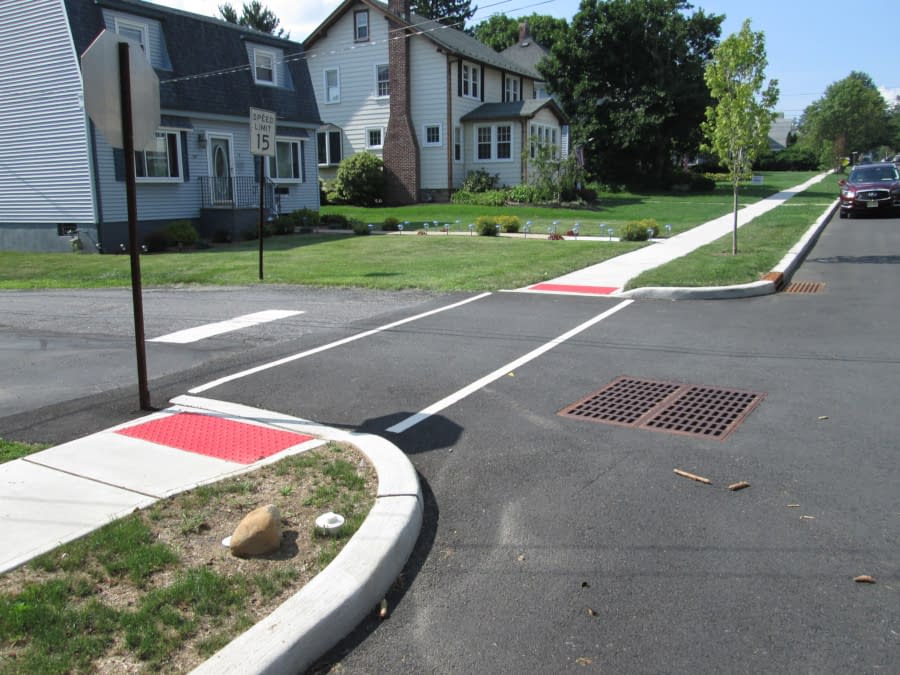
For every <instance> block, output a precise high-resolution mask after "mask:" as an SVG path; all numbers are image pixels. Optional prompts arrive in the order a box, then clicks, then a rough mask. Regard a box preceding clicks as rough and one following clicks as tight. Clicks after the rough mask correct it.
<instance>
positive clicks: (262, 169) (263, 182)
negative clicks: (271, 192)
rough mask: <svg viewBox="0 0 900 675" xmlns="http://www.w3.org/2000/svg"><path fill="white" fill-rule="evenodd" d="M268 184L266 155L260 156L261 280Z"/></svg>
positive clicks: (261, 276) (261, 274)
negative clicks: (266, 188) (264, 213)
mask: <svg viewBox="0 0 900 675" xmlns="http://www.w3.org/2000/svg"><path fill="white" fill-rule="evenodd" d="M265 185H266V157H265V155H260V156H259V280H260V281H262V280H263V204H264V199H265V193H264V192H263V189H264V188H265Z"/></svg>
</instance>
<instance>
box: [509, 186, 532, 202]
mask: <svg viewBox="0 0 900 675" xmlns="http://www.w3.org/2000/svg"><path fill="white" fill-rule="evenodd" d="M506 197H507V199H509V201H511V202H519V203H523V204H530V203H532V202H534V201H536V200H535V188H534V186H533V185H528V184H527V183H522V184H520V185H515V186H513V187H511V188H510V189H509V191H508V192H507V193H506Z"/></svg>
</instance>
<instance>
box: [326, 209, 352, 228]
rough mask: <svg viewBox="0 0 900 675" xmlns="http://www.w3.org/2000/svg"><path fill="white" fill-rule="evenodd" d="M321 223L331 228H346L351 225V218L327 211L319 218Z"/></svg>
mask: <svg viewBox="0 0 900 675" xmlns="http://www.w3.org/2000/svg"><path fill="white" fill-rule="evenodd" d="M319 223H320V224H321V225H323V226H324V227H327V228H328V229H330V230H346V229H347V228H349V227H350V220H349V219H348V218H347V216H345V215H343V214H340V213H326V214H325V215H323V216H322V217H321V218H320V219H319Z"/></svg>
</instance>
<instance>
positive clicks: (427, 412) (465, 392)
mask: <svg viewBox="0 0 900 675" xmlns="http://www.w3.org/2000/svg"><path fill="white" fill-rule="evenodd" d="M632 302H634V300H623V301H622V302H620V303H619V304H618V305H616V306H615V307H612V308H611V309H608V310H606V311H605V312H603V313H602V314H598V315H597V316H595V317H594V318H593V319H590V320H588V321H585V322H584V323H583V324H581V325H580V326H575V328H573V329H572V330H570V331H567V332H565V333H563V334H562V335H560V336H559V337H558V338H555V339H553V340H550V341H549V342H547V343H545V344H543V345H541V346H540V347H538V348H537V349H534V350H532V351H530V352H528V353H527V354H525V355H523V356H520V357H519V358H517V359H516V360H515V361H510V362H509V363H507V364H506V365H505V366H502V367H500V368H498V369H497V370H495V371H494V372H492V373H489V374H488V375H485V376H484V377H482V378H481V379H480V380H476V381H475V382H473V383H472V384H470V385H468V386H465V387H463V388H462V389H460V390H459V391H457V392H455V393H453V394H450V396H447V397H446V398H443V399H441V400H440V401H438V402H436V403H433V404H431V405H430V406H428V407H427V408H425V409H424V410H422V411H421V412H417V413H416V414H415V415H410V416H409V417H407V418H406V419H405V420H403V421H402V422H398V423H397V424H395V425H394V426H392V427H388V428H387V431H390V432H391V433H394V434H400V433H403V432H404V431H406V430H407V429H409V428H410V427H413V426H415V425H416V424H418V423H419V422H424V421H425V420H427V419H428V418H429V417H431V416H432V415H434V414H435V413H438V412H440V411H441V410H444V409H445V408H449V407H450V406H451V405H453V404H454V403H457V402H459V401H461V400H462V399H464V398H466V397H467V396H469V395H470V394H473V393H475V392H476V391H478V390H479V389H482V388H484V387H485V386H487V385H488V384H490V383H491V382H493V381H494V380H498V379H500V378H501V377H503V376H504V375H507V374H508V373H510V372H514V371H515V370H517V369H518V368H519V367H520V366H522V365H524V364H526V363H528V362H529V361H532V360H533V359H536V358H537V357H538V356H540V355H541V354H544V353H545V352H548V351H550V350H551V349H553V348H554V347H556V346H557V345H559V344H562V343H563V342H565V341H566V340H569V339H571V338H573V337H575V336H576V335H578V334H579V333H581V332H582V331H584V330H587V329H588V328H590V327H591V326H593V325H594V324H596V323H600V322H601V321H603V320H604V319H606V318H608V317H610V316H612V315H613V314H615V313H616V312H618V311H619V310H620V309H625V307H627V306H628V305H630V304H631V303H632Z"/></svg>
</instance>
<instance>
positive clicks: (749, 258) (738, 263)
mask: <svg viewBox="0 0 900 675" xmlns="http://www.w3.org/2000/svg"><path fill="white" fill-rule="evenodd" d="M835 194H836V193H835V190H834V188H833V186H832V183H831V181H830V180H828V179H826V180H824V181H822V182H821V183H818V184H817V185H814V186H812V187H811V188H810V189H808V190H806V191H805V192H803V193H802V194H799V195H797V196H796V197H793V198H792V199H790V200H789V201H788V202H786V203H785V204H783V205H781V206H779V207H778V208H776V209H773V210H772V211H769V212H768V213H765V214H763V215H761V216H759V217H757V218H754V219H753V220H752V221H750V222H749V223H747V224H746V225H744V226H743V227H740V228H739V229H738V234H737V241H738V254H737V255H736V256H733V255H732V254H731V233H729V234H727V235H725V236H723V237H721V238H720V239H717V240H716V241H714V242H711V243H709V244H707V245H706V246H702V247H701V248H699V249H697V250H696V251H693V252H691V253H689V254H687V255H685V256H682V257H681V258H677V259H676V260H673V261H671V262H669V263H666V264H664V265H661V266H659V267H656V268H654V269H652V270H647V271H646V272H644V273H642V274H640V275H638V276H637V277H635V278H634V279H632V280H631V281H629V282H628V284H627V286H626V290H627V289H633V288H645V287H650V286H686V287H703V286H729V285H732V284H744V283H749V282H752V281H758V280H759V279H760V278H761V277H762V276H764V275H765V274H767V273H768V272H770V271H772V268H773V267H775V265H777V264H778V263H779V262H780V261H781V259H782V258H783V257H784V256H785V254H786V253H787V252H788V251H789V250H790V249H791V248H792V247H793V246H794V245H795V244H796V243H797V241H798V240H799V239H800V237H802V236H803V234H804V233H805V232H806V231H807V230H808V229H809V227H810V226H811V225H812V224H813V223H814V222H815V221H816V220H817V219H818V218H819V217H820V216H821V215H822V213H823V212H824V211H825V209H827V208H828V207H829V206H830V205H831V204H832V202H833V200H834V197H835Z"/></svg>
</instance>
